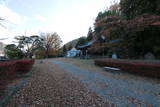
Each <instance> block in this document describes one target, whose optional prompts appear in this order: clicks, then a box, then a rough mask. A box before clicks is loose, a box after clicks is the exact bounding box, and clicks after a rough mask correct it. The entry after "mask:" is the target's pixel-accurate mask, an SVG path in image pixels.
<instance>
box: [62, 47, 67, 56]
mask: <svg viewBox="0 0 160 107" xmlns="http://www.w3.org/2000/svg"><path fill="white" fill-rule="evenodd" d="M66 52H67V48H66V45H64V46H63V54H65V53H66Z"/></svg>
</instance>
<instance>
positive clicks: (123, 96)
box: [52, 60, 160, 107]
mask: <svg viewBox="0 0 160 107" xmlns="http://www.w3.org/2000/svg"><path fill="white" fill-rule="evenodd" d="M52 62H53V63H54V64H57V65H59V66H61V67H62V68H63V69H65V70H66V71H68V72H70V73H72V74H73V75H74V76H76V77H77V78H79V80H81V82H83V83H85V84H87V87H88V88H89V89H91V90H93V91H95V92H96V93H97V94H99V95H101V96H102V97H103V98H104V99H107V100H109V101H111V102H112V103H113V104H115V105H116V106H118V107H126V106H128V107H159V105H160V84H159V82H158V83H154V82H153V81H152V82H151V81H149V82H147V79H145V80H143V79H142V80H143V81H142V80H141V79H138V80H136V79H135V78H134V79H129V78H126V77H125V78H122V79H121V78H118V79H117V78H113V77H110V76H106V75H105V76H104V75H102V74H101V73H98V72H92V71H90V70H86V69H83V68H81V67H78V66H76V65H73V64H71V63H68V62H64V61H60V60H52ZM119 76H123V74H122V75H119ZM139 78H140V77H139Z"/></svg>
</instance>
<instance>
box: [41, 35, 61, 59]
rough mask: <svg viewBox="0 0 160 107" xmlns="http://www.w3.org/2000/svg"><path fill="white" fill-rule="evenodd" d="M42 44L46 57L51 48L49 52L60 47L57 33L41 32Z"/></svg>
mask: <svg viewBox="0 0 160 107" xmlns="http://www.w3.org/2000/svg"><path fill="white" fill-rule="evenodd" d="M40 35H41V38H42V46H43V48H44V50H45V54H46V57H47V58H48V56H49V52H50V51H51V50H52V53H51V54H55V53H53V52H54V51H55V52H57V51H58V50H59V49H60V46H61V43H62V40H61V38H60V36H59V35H58V34H57V33H41V34H40Z"/></svg>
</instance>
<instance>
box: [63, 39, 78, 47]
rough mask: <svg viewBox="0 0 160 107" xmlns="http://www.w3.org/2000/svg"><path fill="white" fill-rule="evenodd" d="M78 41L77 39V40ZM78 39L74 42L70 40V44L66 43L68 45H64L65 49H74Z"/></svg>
mask: <svg viewBox="0 0 160 107" xmlns="http://www.w3.org/2000/svg"><path fill="white" fill-rule="evenodd" d="M78 39H79V38H78ZM78 39H74V40H72V41H70V42H68V43H66V44H64V45H66V48H67V49H68V48H69V47H71V46H72V47H75V46H76V44H77V42H78Z"/></svg>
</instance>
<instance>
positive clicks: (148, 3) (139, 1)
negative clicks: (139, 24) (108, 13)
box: [120, 0, 160, 19]
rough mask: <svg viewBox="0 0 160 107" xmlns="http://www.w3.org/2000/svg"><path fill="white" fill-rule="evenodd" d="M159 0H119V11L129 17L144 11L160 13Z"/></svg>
mask: <svg viewBox="0 0 160 107" xmlns="http://www.w3.org/2000/svg"><path fill="white" fill-rule="evenodd" d="M159 4H160V1H159V0H121V1H120V5H121V11H122V13H124V14H125V15H126V16H127V18H129V19H131V18H134V17H136V16H139V15H142V14H144V13H151V14H158V15H159V14H160V5H159Z"/></svg>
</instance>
